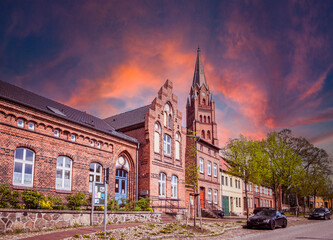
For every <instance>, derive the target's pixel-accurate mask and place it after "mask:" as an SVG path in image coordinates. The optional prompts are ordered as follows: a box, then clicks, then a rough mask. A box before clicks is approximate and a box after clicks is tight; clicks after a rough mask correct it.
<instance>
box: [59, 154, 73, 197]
mask: <svg viewBox="0 0 333 240" xmlns="http://www.w3.org/2000/svg"><path fill="white" fill-rule="evenodd" d="M71 179H72V160H71V159H70V158H68V157H65V156H60V157H58V158H57V177H56V189H60V190H71Z"/></svg>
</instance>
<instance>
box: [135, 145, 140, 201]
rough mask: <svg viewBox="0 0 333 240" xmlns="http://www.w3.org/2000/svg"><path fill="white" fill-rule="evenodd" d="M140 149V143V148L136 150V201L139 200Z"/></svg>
mask: <svg viewBox="0 0 333 240" xmlns="http://www.w3.org/2000/svg"><path fill="white" fill-rule="evenodd" d="M139 147H140V143H138V147H137V148H136V197H135V200H136V201H138V200H139Z"/></svg>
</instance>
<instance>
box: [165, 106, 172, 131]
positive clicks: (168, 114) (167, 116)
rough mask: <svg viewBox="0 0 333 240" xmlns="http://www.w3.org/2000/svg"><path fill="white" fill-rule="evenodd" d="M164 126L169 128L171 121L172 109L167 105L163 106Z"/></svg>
mask: <svg viewBox="0 0 333 240" xmlns="http://www.w3.org/2000/svg"><path fill="white" fill-rule="evenodd" d="M163 111H164V114H163V115H164V116H163V117H164V126H165V127H166V126H168V127H169V128H171V119H172V108H171V106H170V105H169V104H168V103H167V104H165V105H164V110H163Z"/></svg>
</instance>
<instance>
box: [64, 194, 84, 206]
mask: <svg viewBox="0 0 333 240" xmlns="http://www.w3.org/2000/svg"><path fill="white" fill-rule="evenodd" d="M66 200H67V207H68V208H69V209H71V210H80V209H81V206H83V205H84V204H86V200H85V195H84V193H83V192H77V193H74V194H71V195H69V196H67V197H66Z"/></svg>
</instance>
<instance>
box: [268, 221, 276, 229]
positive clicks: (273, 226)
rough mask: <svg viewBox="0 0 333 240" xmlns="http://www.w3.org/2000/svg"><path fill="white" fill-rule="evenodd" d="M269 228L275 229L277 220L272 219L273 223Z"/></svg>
mask: <svg viewBox="0 0 333 240" xmlns="http://www.w3.org/2000/svg"><path fill="white" fill-rule="evenodd" d="M269 228H270V229H271V230H274V229H275V221H273V220H272V221H271V225H270V226H269Z"/></svg>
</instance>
